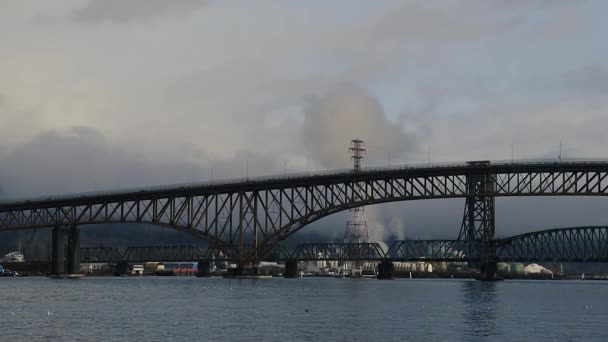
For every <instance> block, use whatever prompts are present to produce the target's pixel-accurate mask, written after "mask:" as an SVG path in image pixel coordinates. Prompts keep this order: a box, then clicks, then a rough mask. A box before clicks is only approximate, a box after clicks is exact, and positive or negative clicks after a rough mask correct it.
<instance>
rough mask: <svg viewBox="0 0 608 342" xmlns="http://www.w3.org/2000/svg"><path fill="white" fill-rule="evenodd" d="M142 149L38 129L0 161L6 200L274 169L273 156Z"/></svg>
mask: <svg viewBox="0 0 608 342" xmlns="http://www.w3.org/2000/svg"><path fill="white" fill-rule="evenodd" d="M147 152H148V151H146V148H145V147H141V146H139V147H137V146H134V147H132V149H125V148H124V147H123V146H121V145H117V144H114V143H111V142H110V141H108V140H107V139H106V137H105V136H104V135H103V134H102V133H101V132H100V131H98V130H96V129H93V128H90V127H73V128H70V129H66V130H50V131H45V132H42V133H40V134H38V135H36V136H35V137H34V138H32V139H31V140H30V141H27V142H26V143H23V144H20V145H18V146H16V147H14V148H13V149H11V151H10V153H7V154H6V155H5V156H4V157H3V158H1V159H0V164H1V165H2V168H1V169H0V184H2V185H3V187H4V193H3V196H4V197H5V198H15V197H24V196H46V195H52V194H65V193H76V192H88V191H100V190H112V189H120V188H140V187H149V186H161V185H167V184H178V183H192V182H207V181H209V180H211V177H212V176H213V177H214V180H219V179H225V178H240V177H245V175H246V163H247V161H249V169H250V174H249V175H250V176H256V175H258V176H259V175H264V174H269V173H273V172H276V171H275V170H277V169H278V166H277V165H278V163H277V162H275V160H274V159H273V158H272V157H269V156H264V155H259V154H256V153H255V152H252V151H247V152H241V153H238V154H237V155H235V156H234V157H233V158H231V159H218V158H213V157H210V156H208V155H207V154H206V153H205V152H204V151H199V150H188V149H187V148H183V149H181V150H177V151H173V153H175V154H176V156H173V157H172V156H171V155H170V154H165V155H164V156H163V158H155V159H150V158H149V157H147V156H146V155H149V154H148V153H147ZM189 159H190V160H191V161H188V160H189Z"/></svg>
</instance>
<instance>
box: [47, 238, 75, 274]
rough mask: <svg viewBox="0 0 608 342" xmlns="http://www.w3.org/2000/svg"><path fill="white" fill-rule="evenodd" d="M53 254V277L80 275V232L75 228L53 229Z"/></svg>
mask: <svg viewBox="0 0 608 342" xmlns="http://www.w3.org/2000/svg"><path fill="white" fill-rule="evenodd" d="M66 252H67V255H66ZM51 254H52V258H51V274H52V275H54V276H61V275H65V274H76V273H80V230H79V229H78V228H76V227H75V226H74V227H72V228H70V229H66V228H65V227H61V226H57V227H55V228H53V233H52V253H51Z"/></svg>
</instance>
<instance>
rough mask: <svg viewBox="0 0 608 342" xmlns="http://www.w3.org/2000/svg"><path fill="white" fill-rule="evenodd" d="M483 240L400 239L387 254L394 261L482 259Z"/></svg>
mask: <svg viewBox="0 0 608 342" xmlns="http://www.w3.org/2000/svg"><path fill="white" fill-rule="evenodd" d="M480 251H481V241H472V240H398V241H395V242H394V243H393V244H392V245H391V247H390V248H389V250H388V252H387V253H386V256H387V258H388V259H390V260H393V261H454V262H459V261H460V262H471V261H480Z"/></svg>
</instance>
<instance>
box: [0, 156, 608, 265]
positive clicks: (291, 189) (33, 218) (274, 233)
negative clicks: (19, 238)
mask: <svg viewBox="0 0 608 342" xmlns="http://www.w3.org/2000/svg"><path fill="white" fill-rule="evenodd" d="M607 176H608V162H606V161H569V162H565V161H560V162H556V161H551V162H517V163H490V162H469V163H462V164H452V165H433V166H405V167H399V168H385V169H366V170H361V171H359V172H356V173H355V172H352V171H336V172H326V173H316V174H306V175H292V176H283V177H268V178H260V179H245V180H238V181H232V182H224V183H209V184H202V185H189V186H174V187H167V188H161V189H158V188H157V189H147V190H137V191H120V192H110V193H95V194H84V195H74V196H61V197H55V198H45V199H32V200H26V201H19V202H2V203H0V230H11V229H25V228H39V227H50V226H55V227H58V226H77V225H84V224H97V223H149V224H156V225H163V226H168V227H174V228H178V229H181V230H185V231H188V232H192V233H194V234H197V235H200V236H202V237H204V238H206V239H207V240H208V241H209V242H210V244H211V245H213V246H214V247H216V248H218V249H221V250H222V251H224V253H225V254H226V255H229V256H230V257H232V258H234V259H235V260H240V261H241V262H243V263H245V262H252V261H258V260H262V259H263V258H264V257H265V256H267V255H269V254H270V253H272V249H273V248H274V246H275V245H276V244H277V243H279V242H280V241H282V240H284V239H286V238H287V237H288V236H289V235H291V234H293V233H295V232H296V231H298V230H299V229H301V228H302V227H304V226H305V225H307V224H309V223H311V222H314V221H316V220H318V219H320V218H322V217H325V216H328V215H331V214H334V213H337V212H340V211H343V210H346V209H349V208H353V207H358V206H364V205H370V204H377V203H384V202H393V201H406V200H419V199H435V198H467V199H468V200H470V199H475V200H478V199H482V200H483V199H487V198H494V197H501V196H605V195H606V194H607V193H608V179H607ZM472 185H473V186H472ZM485 208H486V209H484V210H486V211H488V210H489V209H487V208H488V206H486V207H485ZM471 209H472V210H471V214H470V219H469V222H471V223H472V224H471V225H470V226H471V227H472V226H473V224H474V223H475V222H476V221H475V218H474V217H473V214H472V213H473V212H474V211H475V212H476V211H478V210H477V209H476V207H475V206H474V205H471ZM490 209H491V210H492V211H493V207H491V208H490ZM487 217H489V216H488V215H486V216H484V219H483V220H485V221H484V222H486V221H487V220H488V219H487ZM492 220H493V218H492ZM483 226H484V227H485V226H488V227H490V228H484V229H485V230H484V231H482V232H481V239H482V240H484V241H485V242H486V244H485V245H484V246H487V242H488V241H490V240H492V239H493V234H494V232H493V226H489V225H483ZM467 232H469V233H468V234H469V235H468V236H467V239H469V240H478V239H480V236H479V234H478V232H476V231H475V230H474V229H470V228H468V229H467ZM465 235H466V234H465ZM486 254H488V252H487V251H484V255H486ZM487 257H491V256H487Z"/></svg>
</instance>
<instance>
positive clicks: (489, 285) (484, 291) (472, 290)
mask: <svg viewBox="0 0 608 342" xmlns="http://www.w3.org/2000/svg"><path fill="white" fill-rule="evenodd" d="M496 297H497V284H496V283H495V282H483V281H465V282H463V283H462V288H461V298H462V301H463V309H464V310H463V312H462V315H463V317H462V318H463V319H462V321H463V327H462V337H463V341H486V340H487V338H488V337H491V336H496V335H497V334H498V333H499V332H497V326H496V305H497V298H496Z"/></svg>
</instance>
